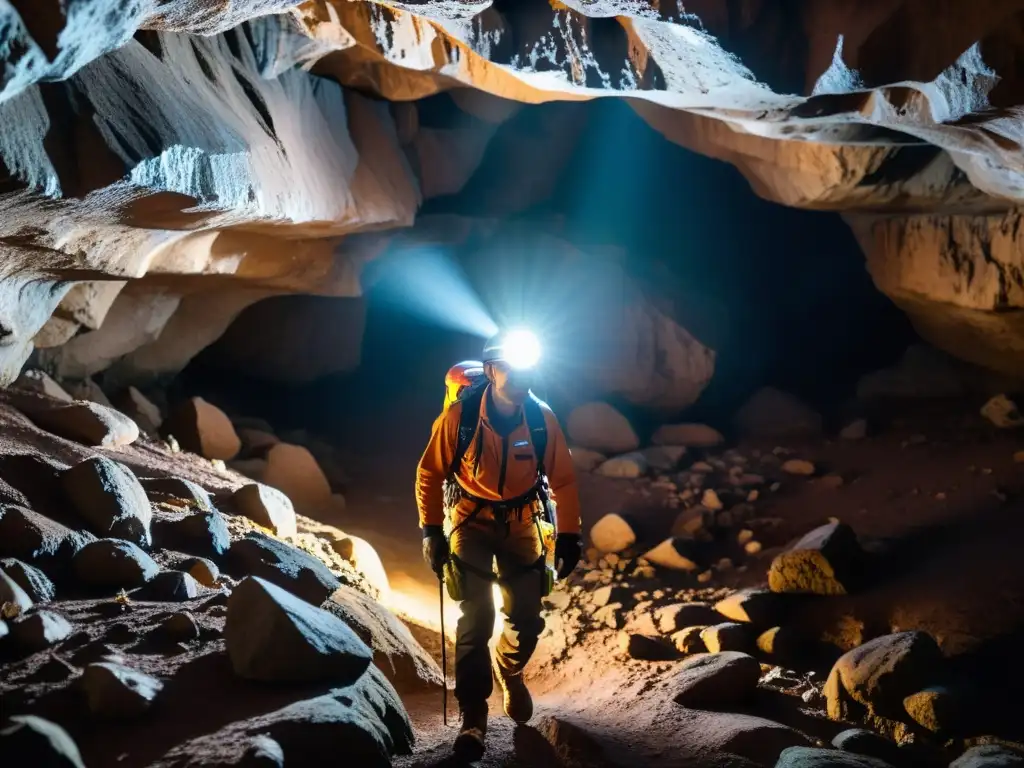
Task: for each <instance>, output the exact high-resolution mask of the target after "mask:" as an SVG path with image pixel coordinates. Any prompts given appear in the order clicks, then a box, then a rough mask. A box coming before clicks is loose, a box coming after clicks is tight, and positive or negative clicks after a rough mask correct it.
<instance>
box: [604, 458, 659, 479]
mask: <svg viewBox="0 0 1024 768" xmlns="http://www.w3.org/2000/svg"><path fill="white" fill-rule="evenodd" d="M648 469H649V467H648V464H647V459H646V458H644V455H643V454H642V453H624V454H623V455H621V456H616V457H615V458H613V459H608V461H606V462H605V463H604V464H602V465H601V466H599V467H598V468H597V470H596V472H597V474H599V475H601V476H603V477H613V478H623V479H636V478H638V477H643V476H644V475H646V474H647V472H648Z"/></svg>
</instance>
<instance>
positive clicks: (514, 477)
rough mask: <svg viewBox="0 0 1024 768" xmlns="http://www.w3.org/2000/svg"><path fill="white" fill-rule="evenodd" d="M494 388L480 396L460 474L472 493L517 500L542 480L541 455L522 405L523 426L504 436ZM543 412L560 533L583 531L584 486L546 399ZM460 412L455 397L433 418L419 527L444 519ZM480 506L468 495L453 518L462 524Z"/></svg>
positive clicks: (421, 472) (421, 479)
mask: <svg viewBox="0 0 1024 768" xmlns="http://www.w3.org/2000/svg"><path fill="white" fill-rule="evenodd" d="M489 391H490V390H489V388H488V390H487V391H486V392H485V393H484V396H483V397H482V398H481V399H480V419H479V421H478V424H477V429H476V432H475V433H474V435H473V439H472V440H471V441H470V443H469V447H468V448H467V449H466V454H465V456H463V458H462V466H461V467H459V468H458V471H457V472H456V473H455V474H456V478H457V480H458V482H459V484H460V485H461V486H462V487H463V489H465V490H466V492H467V493H469V494H471V495H473V496H477V497H480V498H482V499H490V500H493V501H501V500H503V499H514V498H515V497H516V496H521V495H523V494H525V493H526V492H527V491H529V490H530V488H532V487H533V485H534V484H535V483H536V481H537V459H536V456H535V454H534V452H533V444H532V441H531V439H530V428H529V426H528V425H527V423H526V414H525V413H524V412H523V411H522V410H521V409H520V422H519V425H518V426H517V427H516V428H515V429H514V430H513V431H512V434H510V435H509V436H508V437H506V438H504V439H502V437H501V436H500V435H499V434H498V433H497V432H496V431H495V430H494V428H493V427H492V426H491V424H490V421H489V420H488V418H487V402H488V400H489V398H490V395H489ZM541 411H542V413H543V414H544V421H545V423H546V425H547V433H548V446H547V451H546V454H547V455H546V456H545V457H544V467H545V470H546V471H547V475H548V482H549V484H550V487H551V496H552V498H553V499H554V501H555V502H556V518H557V519H556V526H557V529H558V531H559V532H560V533H579V532H580V502H579V491H578V489H577V486H576V470H575V467H574V466H573V463H572V456H571V455H570V454H569V446H568V444H567V443H566V441H565V435H564V434H563V432H562V427H561V426H560V425H559V423H558V419H556V418H555V414H554V413H552V411H551V409H550V408H548V407H547V405H544V404H541ZM461 415H462V403H461V402H455V403H452V404H451V406H449V407H448V408H446V409H445V410H444V411H443V412H442V413H441V415H440V416H438V418H437V419H436V420H435V421H434V426H433V429H432V431H431V434H430V442H429V443H427V448H426V450H425V451H424V452H423V456H422V457H421V458H420V463H419V467H418V468H417V470H416V505H417V507H418V508H419V518H420V526H424V525H441V524H443V523H444V512H445V510H444V497H443V490H442V486H443V483H444V479H445V478H446V477H447V476H448V472H449V468H450V466H451V462H452V460H453V458H454V456H455V449H456V447H457V445H458V436H459V419H460V417H461ZM481 432H482V435H481ZM478 450H479V452H480V455H479V460H478V456H477V451H478ZM475 507H476V504H475V503H474V502H473V501H471V500H469V499H463V500H462V501H461V502H460V503H459V504H458V505H457V506H456V508H455V509H454V510H452V523H453V524H457V523H458V522H459V521H460V520H462V519H464V518H465V517H466V516H467V515H469V514H470V513H471V512H472V511H473V509H474V508H475ZM491 518H492V515H491V510H490V509H489V508H484V509H483V510H482V511H481V512H480V514H479V515H478V519H481V520H487V519H491ZM524 522H525V524H530V522H531V521H530V517H529V515H524Z"/></svg>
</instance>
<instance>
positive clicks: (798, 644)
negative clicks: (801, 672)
mask: <svg viewBox="0 0 1024 768" xmlns="http://www.w3.org/2000/svg"><path fill="white" fill-rule="evenodd" d="M804 646H805V642H804V638H803V637H802V636H801V635H800V633H799V632H798V631H797V630H795V629H793V628H792V627H772V628H771V629H768V630H765V631H764V632H762V633H761V634H760V635H758V636H757V650H759V651H760V652H761V653H763V654H764V655H765V656H770V657H772V658H773V659H774V660H776V661H779V660H796V659H798V658H799V657H800V655H801V654H800V652H801V651H802V650H803V648H804Z"/></svg>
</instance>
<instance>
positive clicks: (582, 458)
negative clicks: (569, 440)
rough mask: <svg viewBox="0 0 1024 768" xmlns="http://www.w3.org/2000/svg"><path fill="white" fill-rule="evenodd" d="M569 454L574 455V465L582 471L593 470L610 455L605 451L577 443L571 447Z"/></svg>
mask: <svg viewBox="0 0 1024 768" xmlns="http://www.w3.org/2000/svg"><path fill="white" fill-rule="evenodd" d="M569 455H570V456H572V463H573V466H574V467H576V469H578V470H580V471H581V472H593V471H594V470H595V469H597V468H598V467H599V466H600V465H601V464H604V463H605V462H606V461H608V457H607V456H605V455H604V454H603V453H598V452H597V451H591V450H589V449H587V448H581V447H579V446H575V445H574V446H573V447H571V448H570V449H569Z"/></svg>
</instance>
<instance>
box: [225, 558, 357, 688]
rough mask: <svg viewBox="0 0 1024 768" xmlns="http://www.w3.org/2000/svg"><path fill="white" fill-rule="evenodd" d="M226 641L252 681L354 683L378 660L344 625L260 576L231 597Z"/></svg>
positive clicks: (236, 663)
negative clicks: (373, 660) (375, 659)
mask: <svg viewBox="0 0 1024 768" xmlns="http://www.w3.org/2000/svg"><path fill="white" fill-rule="evenodd" d="M224 637H225V640H226V642H227V650H228V656H229V657H230V659H231V665H232V667H233V668H234V670H235V674H237V675H239V676H240V677H243V678H246V679H250V680H263V681H268V682H269V681H281V682H303V681H316V680H324V681H330V682H331V683H332V684H334V685H348V684H351V683H354V682H355V681H356V680H357V679H358V678H359V677H360V676H361V675H362V674H363V673H364V672H365V671H366V670H367V667H369V665H370V662H371V661H372V659H373V653H372V651H371V650H370V649H369V648H368V647H367V646H366V644H365V643H364V642H363V641H362V640H360V639H359V637H358V636H357V635H356V634H355V633H354V632H353V631H352V629H350V628H349V626H348V625H347V624H346V623H345V622H344V621H342V620H341V619H339V618H337V617H336V616H333V615H332V614H330V613H328V612H327V611H324V610H321V609H320V608H317V607H316V606H313V605H309V604H308V603H306V602H304V601H302V600H300V599H299V598H297V597H295V596H294V595H292V594H290V593H288V592H286V591H285V590H283V589H281V588H280V587H277V586H275V585H274V584H271V583H270V582H268V581H265V580H263V579H260V578H257V577H254V576H250V577H248V578H246V579H244V580H242V581H241V582H240V583H239V585H238V586H237V587H236V588H235V590H234V591H233V592H232V593H231V598H230V599H229V601H228V617H227V623H226V624H225V629H224Z"/></svg>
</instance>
